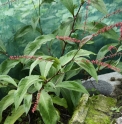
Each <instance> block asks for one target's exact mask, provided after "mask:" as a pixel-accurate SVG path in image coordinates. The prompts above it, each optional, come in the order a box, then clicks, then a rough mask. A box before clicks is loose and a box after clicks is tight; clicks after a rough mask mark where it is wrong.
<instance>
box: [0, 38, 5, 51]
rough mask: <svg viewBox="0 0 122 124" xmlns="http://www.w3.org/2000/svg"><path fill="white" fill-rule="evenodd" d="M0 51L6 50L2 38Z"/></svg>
mask: <svg viewBox="0 0 122 124" xmlns="http://www.w3.org/2000/svg"><path fill="white" fill-rule="evenodd" d="M0 51H2V52H6V48H5V46H4V44H3V41H2V40H0Z"/></svg>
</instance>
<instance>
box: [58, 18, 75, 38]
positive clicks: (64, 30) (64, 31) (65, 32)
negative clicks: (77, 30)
mask: <svg viewBox="0 0 122 124" xmlns="http://www.w3.org/2000/svg"><path fill="white" fill-rule="evenodd" d="M72 23H73V18H68V20H67V21H65V22H62V23H61V25H60V27H59V29H58V31H57V32H58V36H69V34H70V32H71V28H72Z"/></svg>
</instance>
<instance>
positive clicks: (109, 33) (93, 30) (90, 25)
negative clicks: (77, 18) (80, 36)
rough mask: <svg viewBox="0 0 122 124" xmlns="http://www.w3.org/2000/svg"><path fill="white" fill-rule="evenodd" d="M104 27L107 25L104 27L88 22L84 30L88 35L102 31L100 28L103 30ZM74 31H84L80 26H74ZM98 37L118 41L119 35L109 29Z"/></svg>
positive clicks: (103, 25)
mask: <svg viewBox="0 0 122 124" xmlns="http://www.w3.org/2000/svg"><path fill="white" fill-rule="evenodd" d="M96 23H97V24H96ZM106 26H108V25H106V24H105V23H101V22H90V23H87V26H86V28H85V30H86V31H88V32H89V33H96V32H97V31H98V30H100V29H102V28H104V27H106ZM75 29H79V30H84V27H83V25H82V24H76V27H75ZM100 35H102V36H104V37H106V38H111V39H114V40H118V38H119V35H118V34H117V32H116V31H114V30H113V29H111V30H109V31H106V32H104V33H101V34H100ZM108 41H109V40H108Z"/></svg>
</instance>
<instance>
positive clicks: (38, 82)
mask: <svg viewBox="0 0 122 124" xmlns="http://www.w3.org/2000/svg"><path fill="white" fill-rule="evenodd" d="M34 87H35V88H36V89H37V90H38V91H39V90H40V89H41V88H42V82H40V81H37V82H35V83H34Z"/></svg>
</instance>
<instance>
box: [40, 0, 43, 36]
mask: <svg viewBox="0 0 122 124" xmlns="http://www.w3.org/2000/svg"><path fill="white" fill-rule="evenodd" d="M42 3H43V1H42V2H41V1H40V0H39V26H40V30H41V32H42V34H43V31H42V28H41V20H40V16H41V13H40V6H41V5H42Z"/></svg>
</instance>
